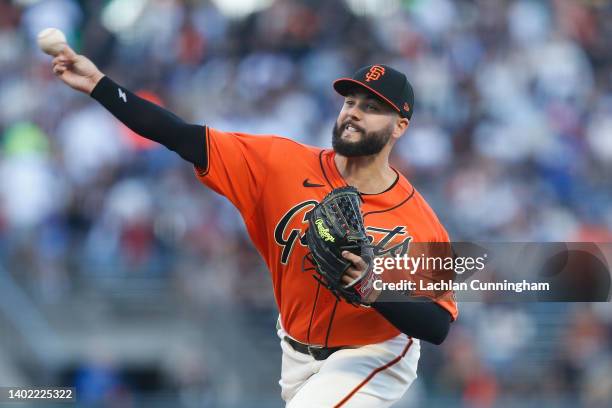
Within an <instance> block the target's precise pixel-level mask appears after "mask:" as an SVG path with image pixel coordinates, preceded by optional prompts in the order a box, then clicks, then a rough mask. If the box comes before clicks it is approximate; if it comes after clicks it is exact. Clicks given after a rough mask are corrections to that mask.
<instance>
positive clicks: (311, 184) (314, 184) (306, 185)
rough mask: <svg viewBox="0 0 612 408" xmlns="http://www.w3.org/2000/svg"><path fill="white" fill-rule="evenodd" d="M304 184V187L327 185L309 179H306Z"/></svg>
mask: <svg viewBox="0 0 612 408" xmlns="http://www.w3.org/2000/svg"><path fill="white" fill-rule="evenodd" d="M302 185H303V186H304V187H325V184H316V183H311V182H310V181H308V179H305V180H304V182H303V183H302Z"/></svg>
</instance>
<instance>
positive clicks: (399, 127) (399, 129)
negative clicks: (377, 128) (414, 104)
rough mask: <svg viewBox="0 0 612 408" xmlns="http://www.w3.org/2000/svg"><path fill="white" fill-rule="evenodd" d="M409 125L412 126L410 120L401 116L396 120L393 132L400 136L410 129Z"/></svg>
mask: <svg viewBox="0 0 612 408" xmlns="http://www.w3.org/2000/svg"><path fill="white" fill-rule="evenodd" d="M408 126H410V120H409V119H407V118H404V117H401V116H399V117H398V119H397V121H396V122H395V131H394V132H393V133H394V136H395V137H397V138H399V137H400V136H401V135H403V134H404V132H405V131H406V129H408Z"/></svg>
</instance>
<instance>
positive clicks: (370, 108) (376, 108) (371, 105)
mask: <svg viewBox="0 0 612 408" xmlns="http://www.w3.org/2000/svg"><path fill="white" fill-rule="evenodd" d="M368 109H369V110H373V111H377V110H378V106H376V105H374V104H371V103H369V104H368Z"/></svg>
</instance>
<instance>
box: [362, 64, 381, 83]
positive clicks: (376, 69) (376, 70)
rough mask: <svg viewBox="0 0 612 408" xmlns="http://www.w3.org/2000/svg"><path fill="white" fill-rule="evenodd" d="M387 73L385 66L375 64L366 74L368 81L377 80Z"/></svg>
mask: <svg viewBox="0 0 612 408" xmlns="http://www.w3.org/2000/svg"><path fill="white" fill-rule="evenodd" d="M383 75H385V68H384V67H381V66H380V65H373V66H372V68H370V70H369V71H368V73H367V74H366V76H365V79H366V82H370V81H376V80H378V79H380V77H381V76H383Z"/></svg>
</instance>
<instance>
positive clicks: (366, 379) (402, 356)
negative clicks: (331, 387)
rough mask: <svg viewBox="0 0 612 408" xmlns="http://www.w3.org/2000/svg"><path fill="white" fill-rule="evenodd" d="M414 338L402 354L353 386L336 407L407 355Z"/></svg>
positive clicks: (338, 407)
mask: <svg viewBox="0 0 612 408" xmlns="http://www.w3.org/2000/svg"><path fill="white" fill-rule="evenodd" d="M412 343H413V340H412V337H410V340H409V341H408V344H406V347H405V348H404V351H402V354H400V355H399V356H397V357H395V358H394V359H393V360H391V361H389V362H388V363H387V364H385V365H384V366H381V367H378V368H375V369H374V370H373V371H372V372H371V373H370V374H369V375H368V376H367V377H366V378H365V380H363V381H362V382H361V383H359V385H357V386H356V387H355V388H353V389H352V390H351V392H349V393H348V395H347V396H346V397H344V398H343V399H342V401H340V402H339V403H337V404H336V405H334V408H340V407H341V406H343V405H344V404H346V403H347V402H348V400H350V399H351V397H352V396H353V395H355V394H356V393H357V391H359V390H360V389H361V388H362V387H363V386H364V385H366V384H367V383H368V382H369V381H370V380H371V379H372V378H374V376H375V375H376V374H378V373H380V372H381V371H383V370H386V369H387V368H389V367H391V366H392V365H394V364H397V362H398V361H400V360H401V359H402V358H404V356H405V355H406V353H407V352H408V350H409V349H410V346H412Z"/></svg>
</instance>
